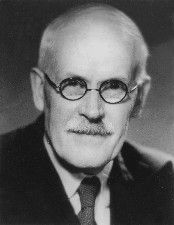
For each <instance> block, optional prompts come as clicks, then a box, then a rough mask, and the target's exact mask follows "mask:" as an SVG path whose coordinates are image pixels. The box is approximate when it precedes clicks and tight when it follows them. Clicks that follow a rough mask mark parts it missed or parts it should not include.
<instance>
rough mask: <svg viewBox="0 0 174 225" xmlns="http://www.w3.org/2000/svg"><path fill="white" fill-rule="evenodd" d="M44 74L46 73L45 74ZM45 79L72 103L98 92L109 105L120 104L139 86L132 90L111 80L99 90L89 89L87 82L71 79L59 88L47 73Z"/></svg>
mask: <svg viewBox="0 0 174 225" xmlns="http://www.w3.org/2000/svg"><path fill="white" fill-rule="evenodd" d="M43 73H44V72H43ZM44 75H45V78H46V80H47V82H48V83H49V85H50V86H51V87H52V88H53V89H54V90H55V91H56V92H57V93H60V94H61V96H62V97H63V98H65V99H67V100H70V101H76V100H79V99H81V98H83V97H84V96H85V94H86V93H87V92H88V91H93V90H96V91H98V92H99V95H100V97H101V98H102V99H103V100H104V101H105V102H107V103H109V104H116V103H120V102H121V101H123V99H125V97H126V96H127V95H128V94H130V93H131V92H133V91H134V90H135V89H136V88H137V86H138V85H135V86H134V87H133V88H131V90H128V87H127V85H126V84H125V83H123V82H122V81H120V80H117V79H110V80H106V81H104V82H102V84H101V85H100V87H99V89H89V88H87V84H86V82H85V81H84V80H83V79H81V78H79V77H70V78H67V79H64V80H62V81H61V83H60V84H59V85H58V86H57V85H56V84H55V83H54V82H53V81H52V80H51V79H50V78H49V77H48V75H47V74H46V73H44Z"/></svg>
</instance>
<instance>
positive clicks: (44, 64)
mask: <svg viewBox="0 0 174 225" xmlns="http://www.w3.org/2000/svg"><path fill="white" fill-rule="evenodd" d="M96 10H98V11H99V10H100V11H104V12H108V15H109V16H111V17H112V19H113V20H114V22H115V26H116V29H119V30H120V31H121V33H122V38H123V39H126V41H127V42H130V41H131V43H132V45H133V48H134V50H133V51H134V52H133V53H134V64H133V67H132V68H133V72H132V79H133V80H135V79H136V80H137V83H140V84H141V83H143V82H145V81H150V77H149V75H148V74H147V72H146V64H147V58H148V56H149V50H148V47H147V44H146V42H145V40H144V38H143V35H142V33H141V32H140V30H139V28H138V27H137V25H136V24H135V23H134V22H133V21H132V19H130V18H129V17H128V16H127V15H126V14H124V13H123V12H122V11H120V10H118V9H116V8H114V7H112V6H110V5H106V4H101V3H97V4H92V3H91V4H84V5H81V6H78V7H75V8H72V9H70V10H68V11H67V12H65V13H63V14H62V15H60V16H58V17H57V18H56V19H54V20H53V21H52V22H51V23H50V24H49V25H48V26H47V28H46V29H45V31H44V32H43V35H42V39H41V43H40V49H39V60H38V67H39V68H41V69H42V70H44V71H45V70H47V69H49V68H50V67H52V68H53V66H55V64H56V62H55V57H54V43H55V37H56V34H57V32H59V31H61V29H62V28H63V27H65V26H66V25H67V24H69V23H71V22H72V21H73V20H75V19H78V18H79V17H80V18H81V17H83V15H87V14H90V13H92V12H95V11H96Z"/></svg>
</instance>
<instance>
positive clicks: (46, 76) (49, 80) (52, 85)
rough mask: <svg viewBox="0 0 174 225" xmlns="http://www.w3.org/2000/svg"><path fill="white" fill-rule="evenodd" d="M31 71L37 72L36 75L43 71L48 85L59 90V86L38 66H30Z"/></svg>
mask: <svg viewBox="0 0 174 225" xmlns="http://www.w3.org/2000/svg"><path fill="white" fill-rule="evenodd" d="M32 71H33V72H35V73H37V74H38V75H40V73H43V74H44V76H45V78H46V80H47V82H48V83H49V85H50V86H51V87H53V88H54V89H55V90H56V91H57V92H60V91H59V88H60V87H59V86H57V85H56V84H55V83H54V82H53V81H52V80H51V79H50V78H49V76H48V75H47V74H46V73H45V72H43V71H41V70H40V69H39V68H37V67H34V68H32Z"/></svg>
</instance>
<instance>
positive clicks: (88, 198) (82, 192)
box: [78, 176, 100, 225]
mask: <svg viewBox="0 0 174 225" xmlns="http://www.w3.org/2000/svg"><path fill="white" fill-rule="evenodd" d="M99 190H100V181H99V179H98V178H97V177H95V176H94V177H86V178H84V179H83V180H82V182H81V184H80V187H79V189H78V193H79V196H80V201H81V211H80V212H79V214H78V218H79V220H80V224H81V225H95V224H96V222H95V218H94V208H95V199H96V197H97V194H98V192H99Z"/></svg>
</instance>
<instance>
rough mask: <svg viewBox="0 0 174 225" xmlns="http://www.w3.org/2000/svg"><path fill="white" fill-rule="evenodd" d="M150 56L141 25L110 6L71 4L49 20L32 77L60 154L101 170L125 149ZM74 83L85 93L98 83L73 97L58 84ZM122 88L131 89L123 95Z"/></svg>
mask: <svg viewBox="0 0 174 225" xmlns="http://www.w3.org/2000/svg"><path fill="white" fill-rule="evenodd" d="M147 57H148V50H147V47H146V44H145V42H144V40H143V37H142V35H141V33H140V31H139V30H138V28H137V26H136V25H135V24H134V23H133V21H131V20H130V19H129V18H128V17H127V16H126V15H125V14H123V13H122V12H120V11H119V10H117V9H115V8H113V7H110V6H106V5H86V6H82V7H79V8H76V9H72V10H71V11H69V12H67V13H65V14H63V15H61V16H59V17H58V18H57V19H55V20H54V21H53V22H52V23H51V24H49V25H48V27H47V28H46V30H45V31H44V33H43V37H42V40H41V45H40V52H39V60H38V68H39V69H35V72H32V73H31V81H32V90H33V96H34V102H35V105H36V107H37V108H38V109H39V110H40V111H44V113H45V129H46V132H47V135H48V136H49V138H50V140H51V142H52V145H53V147H54V149H55V151H56V152H57V154H58V156H59V157H60V158H61V159H63V160H64V161H66V162H67V163H69V164H70V165H73V166H75V167H76V168H80V169H82V170H86V169H87V170H91V169H92V170H93V171H95V170H96V169H99V168H102V167H104V166H105V165H106V164H107V163H108V162H109V161H111V160H112V159H113V158H114V157H115V156H116V155H117V154H118V152H119V150H120V147H121V145H122V142H123V140H124V138H125V134H126V131H127V127H128V123H129V120H130V118H131V117H133V116H135V115H137V112H139V110H140V109H141V107H142V104H143V102H144V100H145V97H146V94H147V91H148V88H149V81H150V78H149V76H148V75H147V74H146V68H145V67H146V60H147ZM45 74H47V75H48V78H47V79H46V75H45ZM69 78H70V79H69ZM49 79H50V80H51V82H50V80H49ZM65 79H68V80H65ZM64 80H65V81H64ZM115 80H117V81H115ZM118 80H119V82H118ZM62 82H63V85H62ZM54 83H55V84H56V85H57V86H59V87H60V84H61V90H60V89H59V88H58V89H57V90H58V92H57V91H56V90H55V85H54ZM123 83H124V84H123ZM69 84H70V85H71V86H70V89H69V92H68V94H69V95H72V94H74V90H75V95H76V96H79V91H78V90H77V89H74V87H75V88H76V87H77V86H78V88H79V87H80V89H81V88H82V92H83V90H86V89H85V88H86V87H87V88H88V89H97V90H88V91H86V92H85V94H84V95H83V97H81V98H79V99H78V100H74V99H71V97H70V100H68V99H66V98H65V97H66V94H65V95H64V97H63V95H62V94H61V93H60V92H59V91H62V93H63V94H64V93H66V92H65V89H66V88H67V86H68V87H69ZM125 84H126V86H127V87H126V86H125ZM85 85H87V86H85ZM99 89H100V91H99ZM108 90H109V91H108ZM115 90H117V94H118V95H120V94H122V93H123V95H124V92H125V94H126V96H125V98H124V99H123V100H122V101H121V100H120V101H121V102H119V100H118V99H116V92H115ZM77 92H78V93H77ZM82 94H83V93H82ZM69 95H68V98H69ZM73 96H74V95H73ZM108 96H109V97H108ZM102 97H104V98H102ZM108 98H109V100H108ZM113 99H114V100H113ZM72 100H74V101H72ZM105 100H108V101H109V103H108V102H107V101H105ZM110 101H111V103H113V102H114V103H115V102H118V103H117V104H110Z"/></svg>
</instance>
